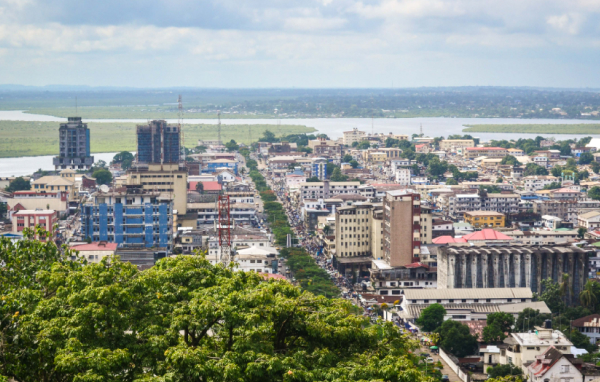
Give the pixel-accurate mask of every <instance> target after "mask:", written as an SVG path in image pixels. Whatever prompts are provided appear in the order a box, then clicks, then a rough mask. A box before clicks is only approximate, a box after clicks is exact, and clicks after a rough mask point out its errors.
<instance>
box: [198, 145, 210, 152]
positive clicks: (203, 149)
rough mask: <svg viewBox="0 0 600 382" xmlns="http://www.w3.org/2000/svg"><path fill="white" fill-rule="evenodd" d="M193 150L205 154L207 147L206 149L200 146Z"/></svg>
mask: <svg viewBox="0 0 600 382" xmlns="http://www.w3.org/2000/svg"><path fill="white" fill-rule="evenodd" d="M195 150H196V152H198V153H205V152H206V150H208V147H206V146H204V145H200V146H196V148H195Z"/></svg>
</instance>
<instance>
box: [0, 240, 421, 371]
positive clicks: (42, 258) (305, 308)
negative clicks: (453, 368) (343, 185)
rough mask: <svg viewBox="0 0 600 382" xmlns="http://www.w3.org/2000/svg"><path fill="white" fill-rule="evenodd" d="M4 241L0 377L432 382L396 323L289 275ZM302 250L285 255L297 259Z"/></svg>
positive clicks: (192, 259) (197, 260)
mask: <svg viewBox="0 0 600 382" xmlns="http://www.w3.org/2000/svg"><path fill="white" fill-rule="evenodd" d="M0 247H1V248H3V251H0V260H1V261H2V263H3V264H5V265H6V266H5V267H2V268H0V282H1V286H2V300H1V302H0V334H1V335H2V337H1V338H2V341H3V342H2V344H3V346H1V347H0V359H2V362H0V375H3V376H6V377H9V378H14V379H15V380H18V381H22V382H33V381H49V382H54V381H56V382H62V381H108V382H117V381H132V382H133V381H166V380H169V381H181V382H183V381H198V380H202V381H225V380H233V379H235V380H236V381H242V382H243V381H258V380H260V381H266V382H270V381H283V380H285V381H291V380H296V379H298V378H299V379H301V380H306V381H313V380H319V381H331V382H333V381H338V380H347V381H349V380H403V381H416V382H419V381H429V378H428V377H426V376H425V375H424V374H423V373H422V372H421V371H419V370H418V368H417V367H416V362H418V361H417V360H416V358H415V356H413V355H412V354H411V352H414V351H415V350H416V343H415V341H411V340H410V339H409V338H408V337H406V336H404V335H403V334H402V333H401V332H400V330H399V329H398V328H397V327H396V326H394V325H393V324H392V323H390V322H380V323H377V324H375V325H370V324H369V322H368V320H367V319H365V318H364V317H362V316H360V315H354V314H353V312H354V310H353V307H352V305H351V303H350V302H348V301H345V300H342V299H326V298H324V297H321V296H315V295H314V294H313V293H310V292H303V291H302V290H301V289H300V288H298V287H296V286H294V285H292V284H291V283H288V282H285V281H277V280H269V281H265V280H264V279H263V278H262V277H261V276H260V275H258V274H256V273H254V272H235V271H233V268H227V267H224V266H222V265H219V266H213V265H211V264H210V263H209V262H208V260H206V258H205V257H204V256H175V257H172V258H165V259H162V260H160V261H158V262H157V264H156V265H155V266H154V267H153V268H151V269H149V270H146V271H144V272H140V271H139V270H138V269H137V267H136V266H135V265H132V264H129V263H123V262H121V261H119V260H118V258H112V259H108V258H107V259H103V260H102V261H101V262H100V263H93V264H87V265H85V261H84V260H83V259H77V260H76V261H71V260H70V258H71V256H76V254H75V253H72V252H71V251H69V250H68V249H67V251H66V252H65V253H64V254H63V253H62V251H61V250H59V249H58V248H56V246H55V245H54V244H53V243H52V242H48V243H40V242H38V241H35V240H22V241H20V242H17V243H11V242H10V240H8V239H5V238H2V239H0ZM302 251H303V249H300V250H296V249H294V251H291V250H290V251H283V250H282V253H283V255H284V256H286V257H287V259H288V260H287V261H288V264H294V266H296V264H295V263H296V261H297V260H296V259H298V260H300V259H305V256H304V255H300V253H301V252H302ZM292 252H294V253H292ZM304 253H305V252H304ZM306 257H308V258H310V256H308V254H306ZM313 262H314V260H313ZM316 268H317V269H320V268H319V267H318V266H316ZM296 269H297V268H296ZM320 271H321V272H323V273H325V276H327V274H326V272H325V271H324V270H322V269H320ZM317 287H319V286H315V288H317Z"/></svg>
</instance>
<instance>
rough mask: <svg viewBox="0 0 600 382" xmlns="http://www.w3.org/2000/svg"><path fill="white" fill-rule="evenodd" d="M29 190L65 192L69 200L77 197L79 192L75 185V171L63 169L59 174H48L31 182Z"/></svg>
mask: <svg viewBox="0 0 600 382" xmlns="http://www.w3.org/2000/svg"><path fill="white" fill-rule="evenodd" d="M31 190H32V191H36V192H42V193H44V192H58V191H62V192H66V193H67V194H68V195H69V201H75V200H77V199H78V198H79V193H78V192H77V190H76V187H75V172H74V171H73V170H63V171H61V173H60V175H48V176H42V177H41V178H39V179H37V180H34V181H32V182H31Z"/></svg>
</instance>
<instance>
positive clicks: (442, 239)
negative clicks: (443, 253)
mask: <svg viewBox="0 0 600 382" xmlns="http://www.w3.org/2000/svg"><path fill="white" fill-rule="evenodd" d="M466 242H467V241H466V240H465V239H464V238H462V237H457V238H454V237H452V236H440V237H436V238H435V239H433V244H450V243H466Z"/></svg>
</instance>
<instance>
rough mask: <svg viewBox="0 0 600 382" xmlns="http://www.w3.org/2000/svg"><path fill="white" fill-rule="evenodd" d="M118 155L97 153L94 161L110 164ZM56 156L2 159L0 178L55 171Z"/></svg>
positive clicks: (0, 160)
mask: <svg viewBox="0 0 600 382" xmlns="http://www.w3.org/2000/svg"><path fill="white" fill-rule="evenodd" d="M115 154H116V153H95V154H92V155H93V156H94V161H95V162H98V161H99V160H103V161H105V162H106V163H110V161H112V159H113V157H114V156H115ZM54 157H55V155H42V156H38V157H20V158H0V178H4V177H7V176H23V175H31V174H33V173H34V172H36V171H37V170H38V169H40V168H41V169H42V170H54V165H53V164H52V158H54Z"/></svg>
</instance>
